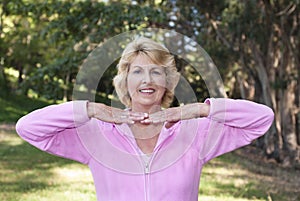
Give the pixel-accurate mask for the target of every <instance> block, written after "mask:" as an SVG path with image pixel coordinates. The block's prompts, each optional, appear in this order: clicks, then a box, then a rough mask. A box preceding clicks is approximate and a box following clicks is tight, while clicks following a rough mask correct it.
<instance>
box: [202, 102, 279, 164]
mask: <svg viewBox="0 0 300 201" xmlns="http://www.w3.org/2000/svg"><path fill="white" fill-rule="evenodd" d="M205 103H206V104H209V105H210V113H209V115H208V116H207V119H208V121H209V123H208V124H209V128H208V129H207V130H206V131H204V130H202V129H201V128H202V127H205V128H207V126H205V125H201V123H200V125H199V131H198V132H199V136H200V138H199V139H198V140H199V142H198V144H199V147H200V158H201V159H203V161H204V162H207V161H208V160H210V159H212V158H214V157H217V156H219V155H221V154H224V153H227V152H230V151H232V150H235V149H237V148H239V147H242V146H245V145H248V144H250V143H251V142H252V141H253V140H255V139H257V138H258V137H260V136H262V135H264V134H265V133H266V132H267V131H268V129H269V128H270V126H271V124H272V122H273V120H274V113H273V111H272V110H271V109H270V108H269V107H267V106H265V105H263V104H258V103H255V102H251V101H247V100H233V99H224V98H220V99H214V98H212V99H207V100H206V101H205ZM206 123H207V122H206ZM203 134H204V135H203Z"/></svg>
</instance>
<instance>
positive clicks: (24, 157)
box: [0, 124, 300, 201]
mask: <svg viewBox="0 0 300 201" xmlns="http://www.w3.org/2000/svg"><path fill="white" fill-rule="evenodd" d="M246 150H247V149H246ZM247 154H248V153H247V152H246V156H245V151H244V150H239V151H237V152H234V153H231V154H227V155H224V156H222V157H219V158H217V159H214V160H212V161H211V162H209V163H208V164H207V165H206V166H205V168H204V169H203V173H202V178H201V188H200V190H199V200H201V201H249V200H251V201H263V200H266V201H271V200H272V201H277V200H278V201H297V200H300V172H299V171H296V170H291V169H284V168H282V167H279V166H277V165H275V164H272V163H265V162H263V161H260V160H257V158H256V159H255V157H256V156H255V155H254V156H255V157H253V158H254V159H253V158H251V157H249V156H248V155H247ZM252 155H253V153H252ZM0 186H1V188H0V200H1V201H57V200H60V201H61V200H63V201H95V200H96V195H95V189H94V185H93V180H92V176H91V174H90V171H89V169H88V168H87V167H86V166H84V165H81V164H78V163H76V162H73V161H70V160H66V159H61V158H58V157H55V156H51V155H49V154H47V153H44V152H42V151H40V150H37V149H36V148H34V147H32V146H31V145H29V144H28V143H26V142H24V141H23V140H22V139H20V138H19V137H18V136H17V134H16V133H15V131H14V126H13V124H0Z"/></svg>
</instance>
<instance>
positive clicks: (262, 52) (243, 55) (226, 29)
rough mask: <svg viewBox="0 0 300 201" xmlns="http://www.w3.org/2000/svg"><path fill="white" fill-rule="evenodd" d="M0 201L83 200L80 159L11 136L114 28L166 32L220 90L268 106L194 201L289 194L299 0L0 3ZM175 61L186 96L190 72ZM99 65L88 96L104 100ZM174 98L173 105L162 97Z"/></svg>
mask: <svg viewBox="0 0 300 201" xmlns="http://www.w3.org/2000/svg"><path fill="white" fill-rule="evenodd" d="M0 3H1V4H0V122H1V124H0V186H1V187H0V200H5V201H6V200H9V201H15V200H22V201H23V200H30V201H32V200H47V201H49V200H66V201H67V200H72V201H73V200H87V201H89V200H95V199H96V198H95V195H94V187H93V183H92V179H91V175H90V173H89V171H88V170H87V169H86V167H85V166H82V165H80V164H76V163H74V162H72V161H69V160H65V159H58V158H56V157H53V156H50V155H47V154H45V153H42V152H40V151H38V150H36V149H35V148H33V147H31V146H30V145H28V144H27V143H26V142H24V141H22V140H21V139H20V138H18V137H17V135H16V133H15V131H14V123H15V122H16V121H17V119H18V118H20V117H21V116H22V115H25V114H27V113H28V112H30V111H32V110H34V109H37V108H40V107H43V106H46V105H49V104H56V103H61V102H65V101H68V100H71V99H72V93H73V86H74V83H75V80H76V75H77V72H78V71H79V68H80V67H81V66H82V64H83V62H84V61H85V59H86V58H87V56H88V55H89V53H90V52H91V51H92V50H93V49H95V48H96V47H97V46H98V45H99V44H102V43H103V42H105V41H106V40H108V39H110V38H112V37H113V36H116V35H117V34H121V33H123V32H126V31H131V30H139V29H144V28H160V29H169V30H174V31H176V32H178V33H181V34H183V35H186V36H188V37H190V38H192V39H193V40H194V41H196V42H197V43H198V44H200V45H201V46H202V47H203V48H204V49H205V50H206V52H207V53H208V54H209V55H210V57H211V58H212V60H213V61H214V63H215V64H216V66H217V67H218V70H219V72H220V75H221V77H222V79H223V82H224V86H225V90H226V94H227V96H228V97H230V98H243V99H248V100H252V101H255V102H259V103H263V104H266V105H268V106H269V107H271V108H272V109H273V110H274V112H275V120H274V123H273V125H272V126H271V128H270V129H269V131H268V132H267V134H266V135H265V136H264V137H262V138H260V139H258V140H256V141H255V142H254V143H253V144H252V145H250V146H248V147H246V148H243V149H240V150H238V151H236V152H234V153H231V154H227V155H225V156H222V157H220V158H217V159H214V160H213V161H211V162H210V163H209V164H208V165H207V167H205V169H204V173H203V177H202V180H201V188H200V190H199V194H200V198H201V200H233V201H237V200H300V81H299V80H300V79H299V76H300V52H299V51H300V1H299V0H245V1H238V0H230V1H229V0H218V1H214V0H212V1H202V0H200V1H196V0H187V1H179V0H137V1H127V0H121V1H110V0H106V1H100V0H48V1H47V0H0ZM177 60H178V62H177V67H178V69H179V70H180V72H181V73H182V74H183V75H184V76H185V78H186V79H187V80H188V81H189V84H190V85H191V86H192V87H193V89H194V91H195V93H196V95H197V98H198V101H202V100H203V99H204V98H206V97H208V96H209V94H208V91H207V89H206V88H205V83H204V82H203V80H202V79H201V76H199V75H198V74H197V72H196V71H195V70H193V68H191V66H189V65H188V64H186V62H184V61H183V60H180V59H177ZM115 73H116V68H109V69H108V70H107V71H106V72H105V74H104V75H103V77H102V79H101V81H100V82H99V84H98V87H97V91H96V92H95V95H96V96H97V100H98V101H101V102H104V103H107V104H110V103H111V101H112V99H113V98H115V97H114V96H113V95H112V93H113V91H114V88H113V86H112V82H111V81H112V77H113V75H114V74H115ZM174 104H175V103H174Z"/></svg>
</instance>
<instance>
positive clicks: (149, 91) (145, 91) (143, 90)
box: [140, 89, 154, 93]
mask: <svg viewBox="0 0 300 201" xmlns="http://www.w3.org/2000/svg"><path fill="white" fill-rule="evenodd" d="M140 92H142V93H153V92H154V90H153V89H141V90H140Z"/></svg>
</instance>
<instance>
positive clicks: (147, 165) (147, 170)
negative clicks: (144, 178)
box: [145, 163, 150, 174]
mask: <svg viewBox="0 0 300 201" xmlns="http://www.w3.org/2000/svg"><path fill="white" fill-rule="evenodd" d="M149 173H150V171H149V164H148V163H147V164H146V166H145V174H149Z"/></svg>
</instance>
